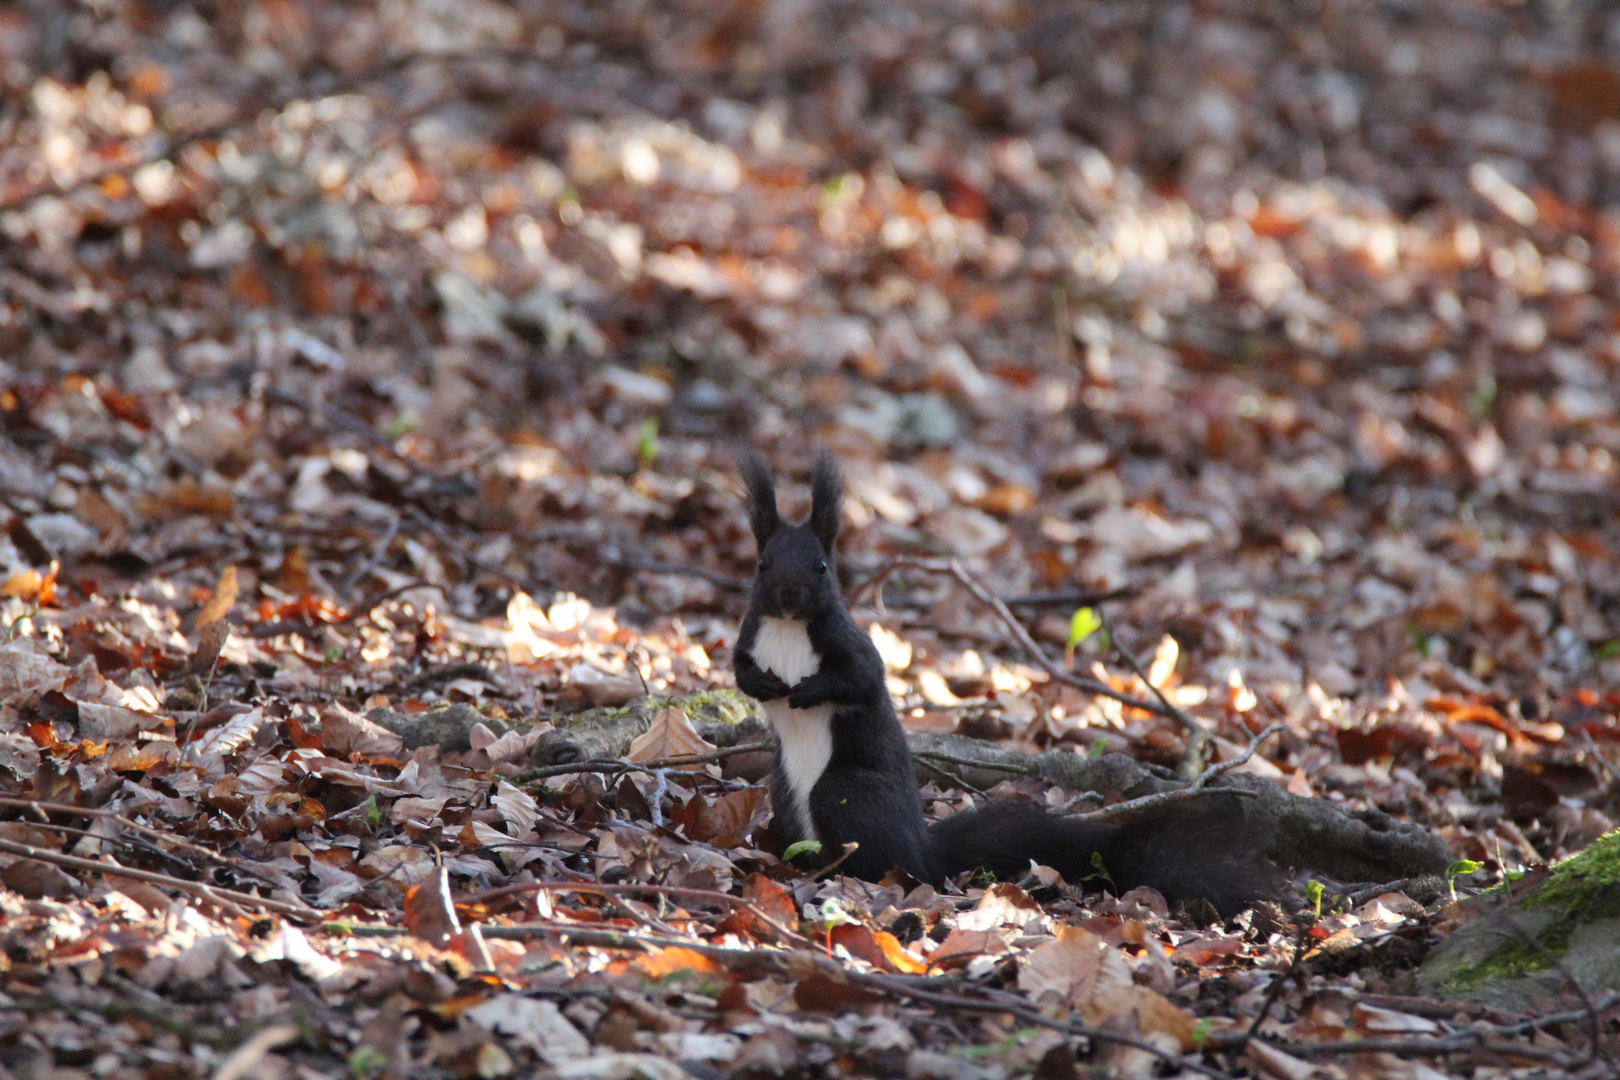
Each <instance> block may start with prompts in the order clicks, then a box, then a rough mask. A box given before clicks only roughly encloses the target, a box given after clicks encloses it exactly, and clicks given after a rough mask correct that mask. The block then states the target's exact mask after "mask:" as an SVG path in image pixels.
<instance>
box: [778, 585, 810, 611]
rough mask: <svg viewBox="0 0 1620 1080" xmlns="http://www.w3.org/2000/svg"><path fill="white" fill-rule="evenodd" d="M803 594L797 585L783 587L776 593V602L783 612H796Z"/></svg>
mask: <svg viewBox="0 0 1620 1080" xmlns="http://www.w3.org/2000/svg"><path fill="white" fill-rule="evenodd" d="M803 599H804V592H803V590H801V589H800V588H799V587H798V586H797V585H783V586H782V587H781V588H780V589H778V590H777V591H776V602H777V604H779V605H780V606H781V608H782V610H783V611H798V610H799V603H800V602H801V601H802V600H803Z"/></svg>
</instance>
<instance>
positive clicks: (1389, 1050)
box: [1260, 1031, 1583, 1068]
mask: <svg viewBox="0 0 1620 1080" xmlns="http://www.w3.org/2000/svg"><path fill="white" fill-rule="evenodd" d="M1486 1034H1487V1033H1486V1032H1474V1031H1468V1032H1459V1033H1457V1034H1456V1035H1448V1036H1445V1037H1443V1038H1421V1037H1418V1038H1408V1039H1397V1038H1390V1039H1345V1040H1342V1041H1339V1042H1321V1043H1294V1042H1288V1043H1279V1042H1277V1041H1274V1040H1270V1039H1262V1040H1260V1041H1262V1042H1265V1043H1267V1044H1269V1045H1272V1046H1276V1047H1277V1049H1279V1050H1282V1051H1283V1052H1285V1053H1289V1054H1293V1055H1294V1056H1295V1057H1302V1058H1323V1057H1341V1056H1343V1055H1345V1054H1395V1055H1398V1056H1408V1055H1410V1056H1427V1055H1435V1054H1460V1053H1468V1052H1470V1051H1478V1052H1483V1053H1486V1054H1489V1055H1490V1057H1491V1059H1492V1060H1493V1061H1497V1062H1500V1061H1501V1060H1502V1059H1503V1058H1504V1057H1513V1056H1514V1055H1518V1056H1519V1057H1523V1058H1529V1059H1531V1060H1532V1061H1551V1062H1556V1063H1557V1064H1559V1065H1560V1066H1562V1067H1564V1068H1571V1067H1573V1066H1576V1065H1580V1064H1583V1062H1582V1060H1581V1059H1580V1058H1578V1057H1575V1056H1574V1055H1571V1054H1565V1053H1561V1052H1559V1051H1557V1050H1553V1049H1550V1048H1546V1047H1540V1046H1536V1045H1534V1044H1529V1043H1502V1042H1487V1041H1486V1038H1485V1036H1486Z"/></svg>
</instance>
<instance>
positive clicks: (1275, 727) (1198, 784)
mask: <svg viewBox="0 0 1620 1080" xmlns="http://www.w3.org/2000/svg"><path fill="white" fill-rule="evenodd" d="M1285 726H1286V725H1284V724H1281V723H1276V724H1272V725H1271V726H1270V727H1268V728H1266V729H1265V730H1264V731H1262V732H1260V733H1259V734H1258V735H1254V736H1251V737H1250V738H1249V745H1248V748H1247V749H1245V750H1244V751H1243V753H1241V754H1239V755H1238V756H1237V757H1235V758H1233V759H1232V760H1231V761H1221V762H1217V763H1215V764H1214V765H1211V766H1210V767H1209V768H1207V769H1205V770H1204V771H1203V772H1201V773H1199V774H1198V778H1197V779H1196V780H1194V781H1193V786H1192V790H1194V791H1198V790H1201V789H1203V788H1204V787H1205V786H1207V785H1208V784H1209V782H1210V781H1211V780H1213V779H1215V778H1216V777H1217V776H1219V775H1221V774H1222V773H1224V772H1229V771H1230V770H1232V769H1235V768H1237V767H1238V766H1239V765H1242V764H1243V763H1245V762H1246V761H1248V760H1249V759H1250V758H1252V757H1254V752H1255V751H1256V750H1258V749H1260V744H1261V743H1263V742H1265V741H1266V740H1267V739H1269V738H1271V736H1273V735H1275V734H1277V732H1279V731H1281V730H1282V729H1283V728H1284V727H1285Z"/></svg>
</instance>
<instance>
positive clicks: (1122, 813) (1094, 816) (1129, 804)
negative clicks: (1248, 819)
mask: <svg viewBox="0 0 1620 1080" xmlns="http://www.w3.org/2000/svg"><path fill="white" fill-rule="evenodd" d="M1205 795H1236V796H1237V797H1239V798H1242V799H1257V798H1259V796H1258V795H1256V794H1255V793H1254V792H1252V791H1246V790H1245V789H1243V788H1199V787H1184V788H1176V789H1175V790H1173V791H1160V792H1156V793H1154V794H1152V795H1143V796H1142V797H1140V798H1137V799H1127V800H1126V801H1124V802H1120V803H1114V804H1113V805H1112V806H1101V807H1098V808H1097V809H1095V810H1087V811H1086V812H1085V813H1083V814H1071V815H1070V816H1071V817H1074V818H1077V819H1079V820H1080V821H1107V820H1109V819H1111V818H1117V817H1127V816H1129V815H1131V814H1135V813H1138V812H1140V811H1143V810H1148V809H1151V808H1153V807H1155V806H1163V805H1165V804H1166V803H1174V802H1185V801H1186V800H1188V799H1196V798H1200V797H1202V796H1205Z"/></svg>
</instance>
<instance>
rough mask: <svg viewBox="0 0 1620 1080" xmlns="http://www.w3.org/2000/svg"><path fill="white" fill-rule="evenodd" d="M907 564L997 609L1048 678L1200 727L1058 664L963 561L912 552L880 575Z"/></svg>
mask: <svg viewBox="0 0 1620 1080" xmlns="http://www.w3.org/2000/svg"><path fill="white" fill-rule="evenodd" d="M906 568H910V569H913V570H923V571H926V572H928V573H930V574H950V575H951V576H952V577H954V578H956V580H957V581H959V582H961V583H962V585H963V586H964V587H965V588H966V589H967V590H968V591H969V592H971V593H972V594H973V595H974V597H976V598H977V599H978V600H979V601H980V602H981V603H983V604H985V605H986V606H987V607H989V608H990V609H991V610H992V611H994V612H995V613H996V615H997V617H998V618H1000V619H1001V621H1002V623H1003V624H1004V625H1005V626H1006V627H1007V629H1008V631H1009V632H1010V633H1011V634H1012V635H1013V638H1014V640H1015V641H1016V642H1017V643H1018V645H1019V647H1020V648H1022V649H1023V650H1024V651H1025V652H1026V653H1028V654H1029V657H1030V659H1032V660H1034V661H1035V663H1036V664H1037V665H1038V666H1039V667H1040V669H1041V670H1042V671H1044V672H1046V674H1047V676H1048V677H1049V678H1051V679H1054V680H1056V681H1057V682H1060V683H1063V684H1064V685H1065V686H1072V687H1074V688H1075V689H1076V690H1084V691H1086V692H1087V693H1088V694H1095V695H1097V696H1098V697H1105V698H1110V699H1112V700H1114V701H1117V702H1119V703H1120V704H1122V705H1128V706H1130V707H1131V708H1133V709H1141V710H1142V711H1143V712H1147V713H1152V714H1153V715H1155V716H1163V717H1165V718H1166V719H1169V720H1174V721H1176V722H1177V723H1178V724H1181V725H1182V726H1184V727H1185V726H1187V725H1189V724H1190V725H1193V726H1194V727H1200V728H1201V725H1199V724H1198V722H1197V721H1196V720H1194V719H1193V718H1192V717H1190V716H1188V715H1187V714H1186V713H1185V712H1183V711H1182V710H1180V709H1178V708H1176V707H1175V706H1170V707H1169V708H1166V707H1165V706H1164V705H1162V704H1160V703H1159V702H1157V701H1148V700H1146V699H1144V698H1139V697H1133V696H1132V695H1130V694H1126V693H1122V692H1121V691H1118V690H1115V689H1114V688H1113V687H1112V686H1109V685H1108V684H1107V683H1105V682H1102V681H1100V680H1097V679H1088V678H1086V677H1085V676H1083V675H1075V674H1073V673H1072V672H1069V671H1065V670H1064V669H1063V668H1061V667H1059V666H1058V665H1057V664H1056V663H1054V662H1053V661H1052V658H1051V657H1049V656H1047V655H1046V650H1045V649H1043V648H1041V647H1040V646H1039V645H1038V644H1036V642H1035V639H1034V638H1032V637H1030V636H1029V631H1027V630H1025V629H1024V626H1023V624H1022V623H1020V622H1019V621H1018V618H1017V616H1015V615H1014V614H1013V613H1012V612H1011V611H1010V610H1008V608H1007V605H1006V603H1004V602H1003V601H1002V600H1001V599H1000V598H999V597H997V596H996V595H995V594H994V593H992V592H991V591H990V590H988V589H986V588H985V587H984V586H983V585H981V584H979V582H978V581H977V580H975V579H974V577H973V575H971V574H969V573H968V572H967V570H966V568H965V567H963V566H962V564H961V563H960V562H958V561H957V560H956V559H949V560H942V559H919V558H914V557H912V556H902V557H900V558H897V559H895V560H893V561H892V562H891V563H890V564H889V565H888V566H886V567H885V568H884V569H883V570H882V571H881V573H880V577H883V578H887V577H888V576H889V575H890V574H892V573H894V572H895V571H896V570H900V569H906Z"/></svg>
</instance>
